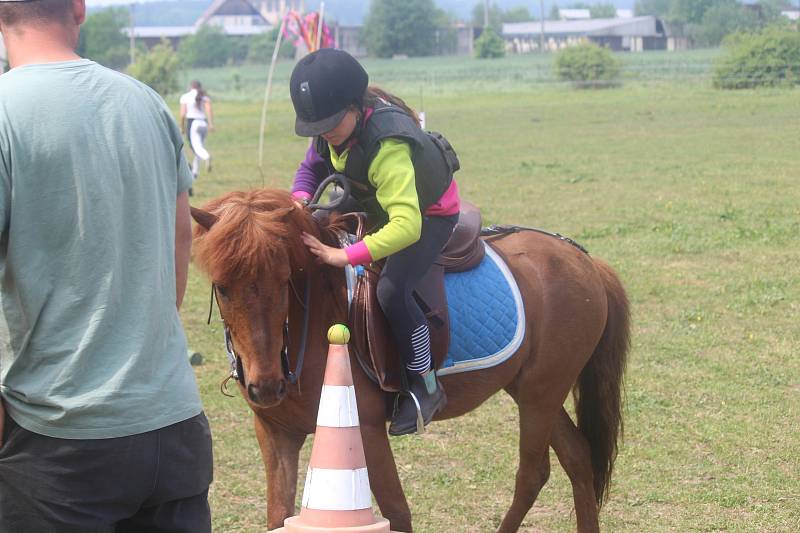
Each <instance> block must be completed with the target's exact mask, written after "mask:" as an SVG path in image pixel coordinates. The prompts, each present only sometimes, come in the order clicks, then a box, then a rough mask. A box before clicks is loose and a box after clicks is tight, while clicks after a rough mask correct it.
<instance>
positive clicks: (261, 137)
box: [258, 11, 286, 185]
mask: <svg viewBox="0 0 800 533" xmlns="http://www.w3.org/2000/svg"><path fill="white" fill-rule="evenodd" d="M280 16H281V25H280V27H279V28H278V38H277V39H275V49H274V50H273V51H272V62H271V63H270V65H269V74H267V86H266V87H265V88H264V105H263V106H262V107H261V128H260V130H259V134H258V168H259V170H261V168H262V165H263V164H264V128H265V127H266V125H267V107H268V106H269V97H270V95H271V94H272V76H273V75H274V74H275V63H277V62H278V52H279V51H280V49H281V42H282V41H283V29H284V28H285V27H286V16H285V14H284V13H283V11H281V14H280ZM262 177H263V174H262ZM262 185H263V184H262Z"/></svg>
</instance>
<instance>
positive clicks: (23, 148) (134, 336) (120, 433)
mask: <svg viewBox="0 0 800 533" xmlns="http://www.w3.org/2000/svg"><path fill="white" fill-rule="evenodd" d="M85 9H86V8H85V4H84V1H83V0H0V32H2V34H3V38H4V40H5V44H6V47H7V49H8V54H9V55H8V57H9V63H10V66H11V70H10V71H9V72H8V73H6V74H3V75H2V76H0V533H2V532H5V531H33V532H36V531H51V530H52V531H73V530H74V531H89V530H91V531H115V530H116V531H122V530H131V531H159V530H164V531H167V530H168V531H187V532H189V531H191V532H198V531H209V530H210V514H209V510H208V501H207V492H208V487H209V484H210V482H211V442H210V432H209V429H208V423H207V421H206V419H205V416H204V415H203V414H202V406H201V403H200V397H199V394H198V390H197V385H196V383H195V379H194V374H193V372H192V369H191V367H190V366H189V363H188V361H187V358H186V339H185V336H184V332H183V328H182V326H181V323H180V318H179V315H178V308H179V307H180V303H181V300H182V298H183V293H184V290H185V287H186V276H187V271H188V261H189V250H190V243H191V226H190V216H189V203H188V194H187V191H188V189H189V187H190V186H191V180H192V175H191V172H190V171H189V168H188V165H187V163H186V160H185V159H184V156H183V152H182V147H183V141H182V139H181V135H180V131H179V129H178V127H177V124H176V123H175V121H174V119H173V118H172V116H171V114H170V112H169V110H168V109H167V107H166V106H165V104H164V102H163V100H162V99H161V98H160V97H159V96H158V95H157V94H156V93H155V92H153V91H152V90H151V89H150V88H148V87H146V86H145V85H143V84H141V83H139V82H138V81H136V80H134V79H132V78H130V77H128V76H125V75H123V74H119V73H117V72H114V71H112V70H109V69H106V68H104V67H101V66H100V65H97V64H96V63H94V62H92V61H88V60H85V59H81V58H80V57H78V56H77V55H75V53H74V51H73V50H74V47H75V44H76V43H77V38H78V32H79V26H80V24H81V23H82V22H83V20H84V18H85Z"/></svg>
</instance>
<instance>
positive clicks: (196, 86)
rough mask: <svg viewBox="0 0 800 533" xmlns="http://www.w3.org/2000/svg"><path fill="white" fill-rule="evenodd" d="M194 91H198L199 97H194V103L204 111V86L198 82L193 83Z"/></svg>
mask: <svg viewBox="0 0 800 533" xmlns="http://www.w3.org/2000/svg"><path fill="white" fill-rule="evenodd" d="M192 89H194V90H196V91H197V96H195V97H194V103H195V105H196V106H197V109H203V100H204V99H205V97H206V92H205V90H203V84H202V83H200V82H199V81H197V80H194V81H193V82H192Z"/></svg>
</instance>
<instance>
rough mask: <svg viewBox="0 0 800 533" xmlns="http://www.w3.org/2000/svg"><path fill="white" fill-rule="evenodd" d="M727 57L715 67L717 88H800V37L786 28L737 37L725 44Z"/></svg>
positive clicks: (738, 34) (733, 36) (772, 28)
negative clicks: (794, 86) (799, 85)
mask: <svg viewBox="0 0 800 533" xmlns="http://www.w3.org/2000/svg"><path fill="white" fill-rule="evenodd" d="M723 47H724V49H725V53H724V55H723V56H722V57H721V58H720V59H719V60H718V61H717V63H716V65H715V67H714V79H713V83H714V87H716V88H718V89H748V88H753V87H774V86H778V85H785V86H792V85H798V84H800V33H798V32H797V31H792V30H790V29H789V28H786V27H783V26H772V27H768V28H765V29H764V30H763V31H761V32H759V33H735V34H733V35H731V36H729V37H728V38H726V39H725V41H723Z"/></svg>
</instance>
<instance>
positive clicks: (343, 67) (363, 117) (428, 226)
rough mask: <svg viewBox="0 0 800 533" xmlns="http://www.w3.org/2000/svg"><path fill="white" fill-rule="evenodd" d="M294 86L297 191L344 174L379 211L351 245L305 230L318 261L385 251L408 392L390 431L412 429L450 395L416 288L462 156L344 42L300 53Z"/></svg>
mask: <svg viewBox="0 0 800 533" xmlns="http://www.w3.org/2000/svg"><path fill="white" fill-rule="evenodd" d="M290 92H291V97H292V103H293V104H294V109H295V113H296V115H297V118H296V122H295V132H296V133H297V134H298V135H300V136H303V137H312V138H313V140H312V143H311V146H310V147H309V149H308V152H307V153H306V157H305V160H304V161H303V162H302V163H300V167H299V168H298V170H297V174H296V176H295V180H294V185H293V187H292V194H293V196H294V197H295V199H297V200H298V201H299V202H302V203H307V202H308V200H309V199H310V198H311V197H312V195H313V194H314V192H315V191H316V188H317V186H318V185H319V183H320V182H321V181H322V180H324V179H325V178H326V177H328V176H329V175H330V174H333V173H339V174H343V175H344V176H346V178H347V179H348V180H349V181H350V182H351V184H352V185H353V186H352V187H351V189H352V192H351V195H352V197H353V199H354V200H356V201H357V202H358V203H359V204H360V205H359V207H358V209H359V210H362V211H366V212H367V213H368V214H370V215H372V216H373V217H375V218H377V219H378V220H380V221H381V222H380V223H379V224H378V225H377V228H378V229H377V230H376V231H374V232H373V233H371V234H370V235H367V236H366V237H365V238H364V239H363V240H362V241H360V242H357V243H355V244H353V245H351V246H348V247H347V248H344V249H339V248H333V247H330V246H326V245H325V244H323V243H321V242H320V241H319V240H318V239H316V238H315V237H313V236H311V235H308V234H306V235H304V237H303V240H304V242H305V244H306V245H307V246H308V248H309V249H310V250H311V252H312V253H313V254H314V255H316V256H317V257H318V258H319V260H320V261H321V262H323V263H326V264H328V265H332V266H335V267H344V266H346V265H348V264H350V265H353V266H355V265H363V264H368V263H370V262H373V261H377V260H380V259H384V258H385V259H386V263H385V266H384V268H383V271H382V273H381V276H380V280H379V282H378V287H377V296H378V301H379V302H380V305H381V308H382V309H383V311H384V313H385V315H386V317H387V319H388V321H389V324H390V326H391V330H392V336H393V340H394V341H395V343H396V345H397V347H398V351H399V352H400V354H401V355H402V356H403V360H404V362H405V365H406V372H407V375H408V384H409V392H410V394H409V396H408V397H404V398H403V399H402V400H401V402H400V404H399V406H398V409H397V411H396V413H395V414H394V416H393V418H392V422H391V425H390V427H389V433H390V434H392V435H404V434H408V433H413V432H414V431H415V430H416V420H417V409H418V408H419V411H420V412H421V414H422V417H423V420H424V423H425V424H426V425H427V424H428V422H430V420H431V419H432V418H433V416H434V415H435V414H436V413H437V412H438V411H440V410H441V409H442V408H443V407H444V405H445V403H446V402H447V399H446V396H445V392H444V390H443V388H442V385H441V383H440V382H439V380H438V379H437V377H436V374H435V372H434V369H433V367H432V360H431V348H430V332H429V330H428V323H427V320H426V318H425V314H424V313H423V311H422V309H420V307H419V305H418V304H417V302H416V300H415V299H414V296H413V291H414V289H415V287H416V285H417V284H418V283H419V281H420V280H421V279H422V278H423V276H424V275H425V273H426V272H427V271H428V269H429V268H430V267H431V265H433V263H434V261H435V260H436V258H437V257H438V256H439V254H440V252H441V251H442V249H443V248H444V246H445V244H446V243H447V241H448V239H449V238H450V235H451V233H452V231H453V228H454V227H455V224H456V222H457V219H458V212H459V209H460V200H459V195H458V187H457V186H456V182H455V180H454V179H453V172H454V171H455V170H457V169H458V161H457V159H456V157H455V153H454V152H453V151H452V149H451V148H450V147H449V144H448V143H447V142H446V141H444V142H443V139H442V138H441V137H437V136H436V135H435V134H429V133H427V132H425V131H423V130H422V128H421V127H420V122H419V117H418V116H417V114H416V113H415V112H414V111H413V110H412V109H410V108H409V107H408V106H407V105H406V104H405V103H404V102H403V101H402V100H401V99H400V98H397V97H396V96H393V95H391V94H388V93H386V92H384V91H382V90H380V89H377V88H375V87H373V86H370V85H369V76H368V74H367V72H366V71H365V70H364V68H363V67H362V66H361V65H360V64H359V63H358V61H356V60H355V59H354V58H353V57H352V56H350V55H349V54H348V53H347V52H344V51H341V50H336V49H330V48H324V49H321V50H318V51H316V52H313V53H311V54H309V55H308V56H306V57H305V58H303V59H302V60H301V61H300V62H299V63H298V64H297V66H296V67H295V69H294V71H293V72H292V76H291V81H290Z"/></svg>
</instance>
